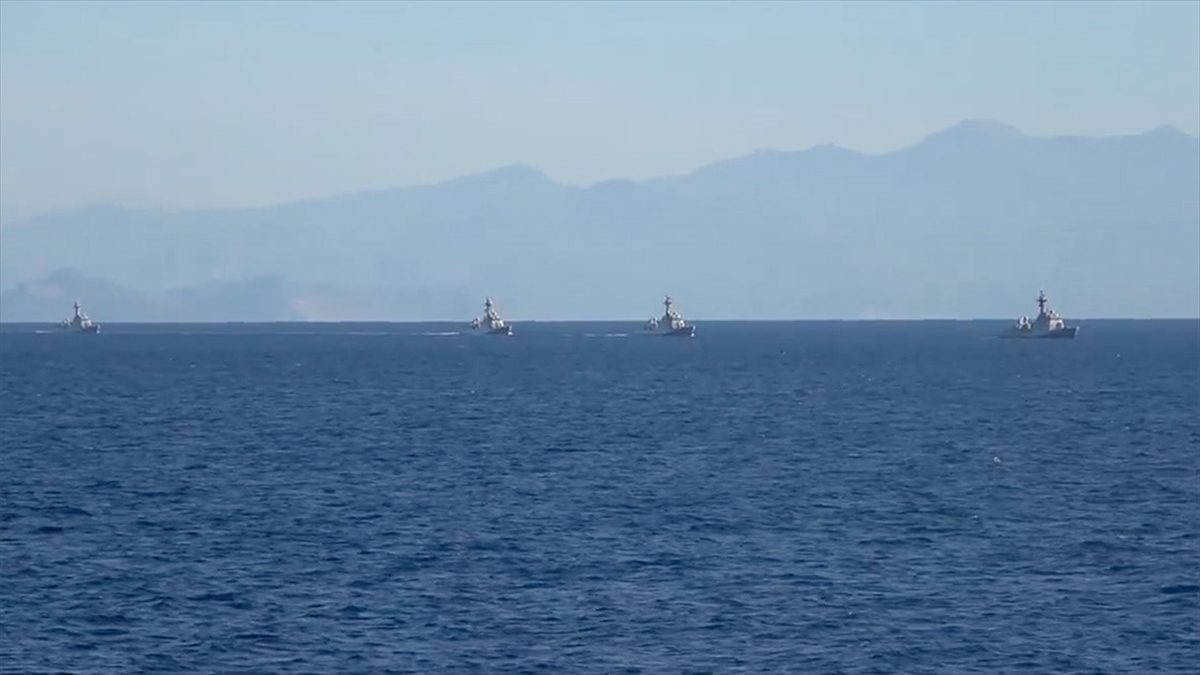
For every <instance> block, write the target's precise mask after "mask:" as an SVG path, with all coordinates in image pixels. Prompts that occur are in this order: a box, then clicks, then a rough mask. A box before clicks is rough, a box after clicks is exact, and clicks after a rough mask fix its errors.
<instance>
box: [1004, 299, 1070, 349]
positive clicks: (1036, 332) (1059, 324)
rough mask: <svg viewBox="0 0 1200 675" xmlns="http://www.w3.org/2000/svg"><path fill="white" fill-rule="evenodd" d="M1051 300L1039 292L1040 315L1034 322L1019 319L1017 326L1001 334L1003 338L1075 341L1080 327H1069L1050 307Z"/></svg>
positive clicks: (1024, 318) (1025, 318)
mask: <svg viewBox="0 0 1200 675" xmlns="http://www.w3.org/2000/svg"><path fill="white" fill-rule="evenodd" d="M1048 303H1049V299H1047V298H1046V292H1045V291H1038V297H1037V304H1038V315H1037V318H1036V319H1034V320H1033V321H1030V320H1029V317H1027V316H1023V317H1021V318H1019V319H1017V323H1016V325H1013V326H1010V327H1009V328H1008V330H1006V331H1004V332H1003V333H1001V334H1000V337H1002V338H1058V339H1063V340H1073V339H1074V338H1075V336H1076V335H1077V334H1078V333H1079V326H1068V325H1067V324H1066V322H1065V321H1063V318H1062V317H1061V316H1059V315H1058V312H1055V311H1054V310H1053V309H1050V307H1049V306H1048Z"/></svg>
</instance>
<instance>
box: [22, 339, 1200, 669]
mask: <svg viewBox="0 0 1200 675" xmlns="http://www.w3.org/2000/svg"><path fill="white" fill-rule="evenodd" d="M1081 325H1082V330H1081V332H1080V334H1079V338H1078V339H1076V340H1074V341H1057V340H1050V341H1047V340H1002V339H997V338H996V337H995V336H996V335H997V334H998V333H999V332H1000V331H1001V330H1002V329H1003V328H1004V327H1005V322H995V321H960V322H955V321H918V322H779V323H771V322H747V323H739V322H699V323H698V329H697V335H696V337H695V338H692V339H674V338H661V337H650V336H646V335H643V334H641V332H640V326H639V325H638V324H636V323H518V324H516V326H515V335H514V336H512V337H510V338H503V337H495V336H480V335H474V334H470V331H464V330H462V329H461V327H460V326H457V325H453V324H385V323H380V324H365V323H354V324H221V325H217V324H208V325H119V324H113V325H105V326H103V328H102V332H101V333H100V334H99V335H73V334H62V333H57V332H55V331H53V330H46V327H44V326H33V325H19V324H6V325H4V326H3V327H0V672H4V673H42V672H44V673H50V672H54V673H58V672H70V673H140V672H164V673H182V672H202V673H383V672H387V673H654V674H657V673H666V674H669V673H948V674H969V673H1138V674H1140V673H1186V672H1191V673H1194V672H1197V671H1200V321H1196V320H1180V321H1117V320H1114V321H1101V320H1095V321H1083V322H1082V323H1081Z"/></svg>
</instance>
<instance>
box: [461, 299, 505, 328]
mask: <svg viewBox="0 0 1200 675" xmlns="http://www.w3.org/2000/svg"><path fill="white" fill-rule="evenodd" d="M471 329H472V330H482V331H484V333H485V334H487V335H512V334H513V331H512V326H510V325H508V324H506V323H504V319H501V318H500V313H499V312H497V311H496V305H495V304H494V303H492V299H491V298H490V297H489V298H486V299H485V300H484V302H483V316H482V317H479V318H476V319H472V320H471Z"/></svg>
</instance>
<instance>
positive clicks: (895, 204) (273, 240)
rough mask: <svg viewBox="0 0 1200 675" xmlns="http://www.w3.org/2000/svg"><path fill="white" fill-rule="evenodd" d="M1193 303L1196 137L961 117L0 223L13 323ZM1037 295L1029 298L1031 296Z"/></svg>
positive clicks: (1080, 312) (1136, 308)
mask: <svg viewBox="0 0 1200 675" xmlns="http://www.w3.org/2000/svg"><path fill="white" fill-rule="evenodd" d="M1039 288H1045V289H1046V291H1047V293H1048V294H1050V295H1051V297H1052V298H1053V299H1054V300H1055V301H1056V303H1055V305H1056V307H1057V308H1058V309H1059V310H1060V311H1061V312H1062V313H1064V314H1065V315H1067V316H1069V317H1071V316H1074V317H1081V316H1130V317H1153V316H1162V317H1166V316H1189V317H1194V316H1198V315H1200V140H1198V139H1196V138H1195V137H1193V136H1190V135H1188V134H1184V133H1182V132H1180V131H1178V130H1175V129H1173V128H1170V127H1160V128H1157V129H1154V130H1151V131H1149V132H1146V133H1142V134H1136V135H1129V136H1117V137H1104V138H1092V137H1078V136H1059V137H1032V136H1028V135H1025V134H1023V133H1021V132H1019V131H1018V130H1016V129H1014V128H1012V127H1010V126H1007V125H1004V124H1000V123H996V122H984V121H969V122H963V123H960V124H958V125H955V126H953V127H951V128H949V129H946V130H944V131H941V132H939V133H936V134H933V135H931V136H929V137H927V138H925V139H923V140H922V141H920V142H919V143H917V144H915V145H913V146H910V147H907V148H904V149H901V150H897V151H894V152H889V153H884V154H878V155H866V154H861V153H858V152H855V151H852V150H848V149H844V148H840V147H837V146H832V145H822V146H817V147H813V148H810V149H807V150H801V151H786V152H785V151H759V152H754V153H752V154H749V155H746V156H744V157H739V158H735V159H730V160H727V161H723V162H718V163H715V164H712V165H709V166H705V167H701V168H699V169H697V170H695V171H693V172H691V173H688V174H686V175H679V176H665V177H660V178H654V179H649V180H642V181H628V180H612V181H606V182H601V183H597V184H594V185H590V186H575V185H566V184H561V183H557V182H555V181H553V180H550V179H549V178H547V177H546V176H545V175H543V174H542V173H541V172H539V171H537V170H536V169H533V168H531V167H527V166H522V165H514V166H509V167H504V168H500V169H496V170H493V171H488V172H484V173H480V174H475V175H470V176H465V177H462V178H458V179H455V180H451V181H447V182H444V183H439V184H436V185H426V186H415V187H405V188H397V189H391V190H382V191H372V192H363V193H358V194H350V195H343V196H337V197H330V198H322V199H312V200H305V201H300V202H293V203H287V204H280V205H277V206H271V207H265V208H249V209H221V210H192V211H163V210H150V209H127V208H121V207H117V206H101V207H93V208H88V209H80V210H73V211H65V212H60V213H53V214H47V215H43V216H39V217H36V218H33V219H30V220H27V221H24V222H19V223H12V224H9V225H6V226H5V227H3V228H0V320H3V321H20V320H39V321H40V320H45V319H46V318H47V317H51V316H53V317H60V315H65V314H66V313H67V312H69V309H70V307H69V305H70V302H69V301H70V300H71V299H74V298H76V297H77V298H79V299H80V300H81V301H83V302H84V304H85V305H87V307H88V308H89V310H90V311H91V313H92V314H93V318H96V319H98V320H110V321H112V320H275V319H279V320H291V319H314V320H340V319H411V320H418V319H469V318H470V317H471V316H474V315H476V314H478V307H477V305H478V304H479V303H480V302H481V301H482V298H483V295H484V294H492V295H494V296H497V298H498V299H499V300H500V302H501V306H502V307H503V308H504V309H505V310H506V315H507V316H509V317H511V318H513V319H520V318H538V319H588V318H597V319H599V318H644V317H646V316H650V315H651V314H653V313H655V312H656V311H657V310H658V309H659V302H660V301H661V296H662V295H663V294H665V293H671V294H672V295H673V296H675V297H676V298H677V299H678V300H679V303H680V308H681V309H682V310H684V312H685V313H686V314H687V315H688V316H693V317H696V318H731V319H735V318H764V319H785V318H910V317H962V318H966V317H997V316H1015V315H1016V314H1027V313H1030V309H1031V306H1032V299H1033V298H1034V297H1035V296H1036V294H1037V291H1038V289H1039ZM1034 309H1036V308H1034Z"/></svg>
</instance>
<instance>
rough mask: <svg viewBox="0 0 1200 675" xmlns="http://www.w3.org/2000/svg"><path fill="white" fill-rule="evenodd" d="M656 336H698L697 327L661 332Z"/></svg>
mask: <svg viewBox="0 0 1200 675" xmlns="http://www.w3.org/2000/svg"><path fill="white" fill-rule="evenodd" d="M656 335H659V336H660V337H694V336H695V335H696V327H695V326H684V327H683V328H676V329H674V330H670V329H668V330H660V331H658V332H657V333H656Z"/></svg>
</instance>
